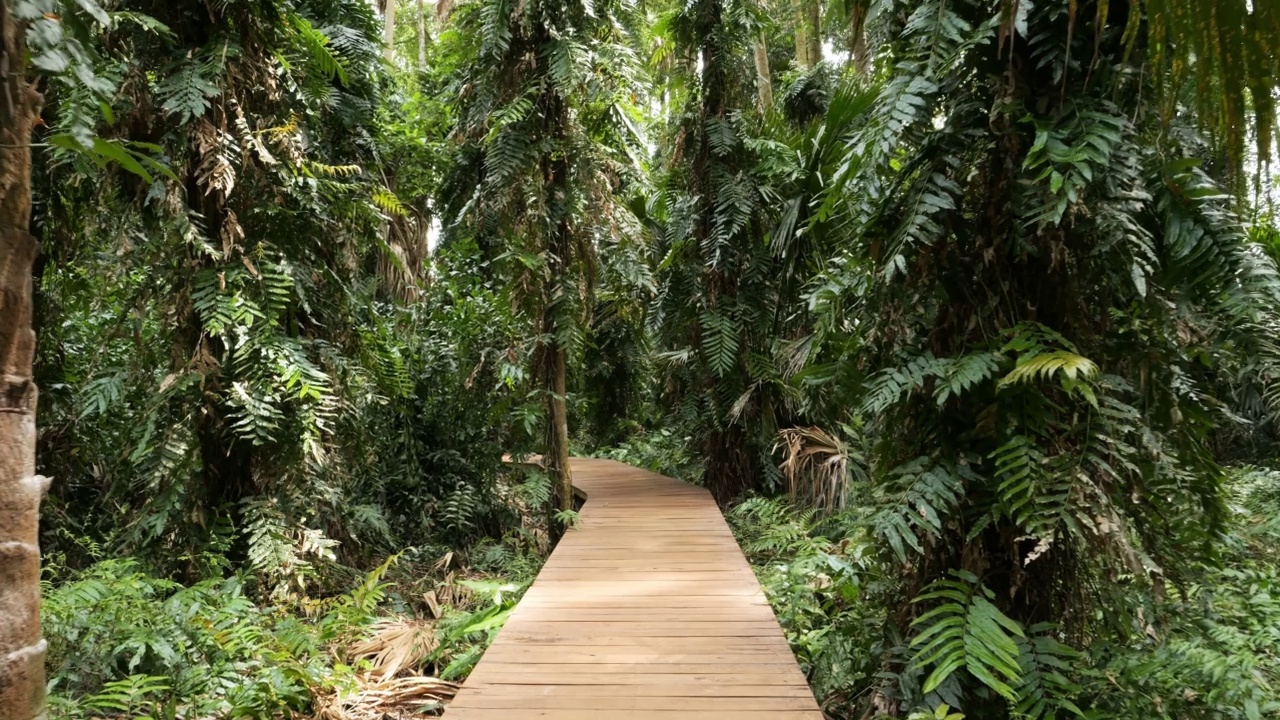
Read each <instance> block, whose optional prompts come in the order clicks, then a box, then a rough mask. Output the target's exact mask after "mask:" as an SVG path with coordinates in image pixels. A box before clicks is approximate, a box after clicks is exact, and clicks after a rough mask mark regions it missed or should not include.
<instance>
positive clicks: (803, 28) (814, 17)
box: [791, 0, 822, 68]
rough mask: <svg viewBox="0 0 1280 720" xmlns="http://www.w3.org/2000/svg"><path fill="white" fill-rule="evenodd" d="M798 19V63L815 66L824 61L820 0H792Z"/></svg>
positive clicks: (807, 66)
mask: <svg viewBox="0 0 1280 720" xmlns="http://www.w3.org/2000/svg"><path fill="white" fill-rule="evenodd" d="M791 7H792V10H794V12H795V19H796V25H795V27H796V64H797V65H799V66H800V67H806V68H809V67H813V66H814V65H817V64H818V63H820V62H822V33H821V22H822V6H821V5H820V4H819V2H818V0H792V5H791Z"/></svg>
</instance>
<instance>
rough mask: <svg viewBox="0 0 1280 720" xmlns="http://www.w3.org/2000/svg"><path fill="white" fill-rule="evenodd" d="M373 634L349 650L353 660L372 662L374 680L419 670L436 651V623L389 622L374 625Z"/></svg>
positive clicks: (400, 620)
mask: <svg viewBox="0 0 1280 720" xmlns="http://www.w3.org/2000/svg"><path fill="white" fill-rule="evenodd" d="M373 627H374V633H373V635H372V636H371V637H370V638H369V639H367V640H364V641H362V642H360V643H357V644H356V645H353V646H352V647H351V649H350V650H349V651H348V655H350V657H351V660H352V661H358V660H368V661H369V663H370V664H371V666H372V667H371V668H370V673H369V674H370V677H373V678H377V679H381V680H386V679H390V678H394V677H395V676H396V675H397V674H399V673H400V671H401V670H405V669H409V668H417V667H418V666H420V665H421V664H422V663H423V662H424V661H425V660H426V659H427V656H428V655H430V654H431V653H432V652H433V651H435V649H436V646H437V642H436V633H435V623H434V622H431V621H429V620H408V619H394V620H392V619H387V620H379V621H378V622H376V623H374V626H373Z"/></svg>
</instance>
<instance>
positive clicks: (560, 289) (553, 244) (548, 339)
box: [537, 29, 574, 532]
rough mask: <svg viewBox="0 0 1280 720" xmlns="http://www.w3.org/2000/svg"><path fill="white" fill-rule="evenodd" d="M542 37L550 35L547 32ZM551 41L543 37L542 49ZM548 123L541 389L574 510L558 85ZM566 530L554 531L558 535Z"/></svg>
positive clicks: (548, 94)
mask: <svg viewBox="0 0 1280 720" xmlns="http://www.w3.org/2000/svg"><path fill="white" fill-rule="evenodd" d="M542 32H544V33H545V32H546V31H545V29H544V30H543V31H542ZM549 40H550V38H549V37H546V36H543V37H539V38H538V43H537V45H538V46H539V47H541V46H544V45H545V44H546V43H547V42H548V41H549ZM538 105H539V109H540V110H541V114H542V117H543V132H544V134H545V137H547V138H550V140H551V143H552V147H553V148H554V149H555V152H554V153H546V154H544V155H543V158H542V187H543V192H545V193H546V199H545V203H546V213H547V218H546V220H547V228H548V233H547V238H546V246H545V251H546V258H547V260H546V262H547V268H546V275H545V276H544V279H543V294H542V323H541V325H542V327H540V328H539V330H540V332H541V336H542V337H543V338H545V339H544V340H543V341H542V342H543V347H542V348H541V349H542V353H541V358H540V359H541V365H542V388H543V391H544V392H545V393H546V394H547V431H546V432H547V434H546V439H547V447H546V452H545V453H544V455H543V458H544V462H545V463H546V468H547V472H548V474H549V475H550V476H551V480H552V482H553V483H554V486H555V491H556V505H557V507H558V508H559V509H560V510H573V509H574V502H573V471H572V469H571V468H570V467H569V410H568V402H567V398H566V393H567V383H566V381H565V375H566V374H567V373H568V368H567V365H568V354H567V353H566V352H565V347H564V345H563V344H561V342H560V336H561V335H562V334H563V333H562V332H561V330H562V328H561V327H560V322H561V318H562V308H561V307H560V306H561V304H562V303H564V302H567V301H568V298H567V297H566V294H567V293H566V285H567V284H568V283H567V280H568V276H569V272H570V269H571V262H570V259H571V257H572V253H573V237H572V229H571V228H570V225H569V212H570V208H569V195H570V188H569V182H570V173H569V170H570V167H569V160H568V158H567V157H566V156H565V154H564V152H563V149H564V148H565V128H566V127H568V125H569V108H568V106H567V105H566V104H565V101H564V98H562V97H560V95H559V93H558V92H557V91H556V89H555V86H554V84H553V83H547V84H546V87H545V89H544V90H543V92H542V95H541V96H540V97H539V99H538ZM559 529H562V528H554V526H553V532H557V531H558V530H559Z"/></svg>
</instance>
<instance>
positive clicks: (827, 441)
mask: <svg viewBox="0 0 1280 720" xmlns="http://www.w3.org/2000/svg"><path fill="white" fill-rule="evenodd" d="M773 449H774V452H777V451H778V450H782V451H783V452H784V453H785V457H786V459H785V460H783V461H782V465H781V466H779V468H780V469H781V470H782V475H783V477H785V478H786V480H787V492H788V493H790V495H791V500H792V501H793V502H798V503H802V504H804V505H808V506H810V507H814V508H818V509H821V510H826V511H828V512H829V511H832V510H836V509H839V508H840V507H841V506H843V505H844V498H845V491H846V489H847V485H848V478H849V469H850V467H849V446H848V445H847V444H846V443H845V442H844V441H842V440H841V439H840V438H838V437H836V436H835V435H832V434H831V433H829V432H827V431H826V430H823V429H822V428H817V427H797V428H787V429H786V430H783V431H782V432H779V433H778V440H777V442H775V443H774V446H773Z"/></svg>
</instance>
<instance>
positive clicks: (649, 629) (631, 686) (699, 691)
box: [445, 458, 823, 720]
mask: <svg viewBox="0 0 1280 720" xmlns="http://www.w3.org/2000/svg"><path fill="white" fill-rule="evenodd" d="M573 474H574V484H575V485H576V486H577V487H578V489H579V490H581V491H582V492H583V494H585V495H586V496H587V501H586V504H585V505H584V506H583V508H582V511H581V513H580V519H579V523H578V527H576V528H575V529H573V530H571V531H570V532H569V533H568V534H566V535H565V537H564V539H563V540H561V541H560V544H559V545H558V546H557V547H556V550H555V552H554V553H552V555H551V557H550V559H548V560H547V564H546V566H545V567H543V569H542V572H541V573H540V574H539V575H538V579H537V580H536V581H534V583H533V586H532V587H530V588H529V591H528V592H527V593H525V596H524V598H523V599H522V600H521V601H520V604H519V606H517V608H516V610H515V612H513V613H512V615H511V618H510V620H508V621H507V624H506V627H504V628H503V629H502V631H501V632H500V633H499V634H498V637H497V639H496V640H494V643H493V645H492V646H491V647H490V648H489V650H488V652H486V653H485V656H484V658H483V659H481V661H480V663H479V664H478V665H477V666H476V668H475V670H474V671H473V672H472V673H471V676H470V677H469V678H468V679H467V682H466V683H465V684H464V685H463V688H462V690H461V692H459V693H458V696H457V697H456V698H454V700H453V702H451V703H450V704H449V710H448V711H447V712H446V713H445V720H533V719H534V718H540V719H545V720H730V719H732V720H766V719H767V720H822V717H823V716H822V713H821V712H820V711H819V710H818V705H817V703H816V702H815V701H814V699H813V693H812V691H811V690H810V689H809V686H808V684H807V683H806V681H805V677H804V674H803V673H801V672H800V667H799V665H797V664H796V660H795V657H794V656H793V655H792V654H791V649H790V648H789V647H788V646H787V641H786V638H785V637H784V636H783V634H782V629H781V628H780V627H779V626H778V621H777V619H776V618H775V617H774V615H773V611H772V610H771V609H770V608H769V603H768V601H767V600H766V599H765V597H764V593H763V592H762V591H761V590H760V585H759V583H757V582H756V578H755V574H754V573H752V571H751V567H750V565H748V564H747V561H746V558H744V557H743V556H742V551H741V550H740V549H739V548H738V545H737V543H736V542H735V541H734V539H733V535H732V534H731V533H730V532H729V527H728V525H727V524H726V523H725V521H724V517H723V516H722V515H721V514H720V510H719V508H717V507H716V504H715V502H714V501H713V500H712V499H711V496H710V494H708V493H707V492H706V491H705V490H703V489H701V488H696V487H693V486H691V485H686V484H685V483H682V482H679V481H676V480H672V479H671V478H667V477H663V476H661V475H656V474H654V473H650V472H646V471H644V470H639V469H637V468H633V467H630V466H628V465H623V464H621V463H617V462H613V461H610V460H588V459H579V458H575V459H574V460H573Z"/></svg>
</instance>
